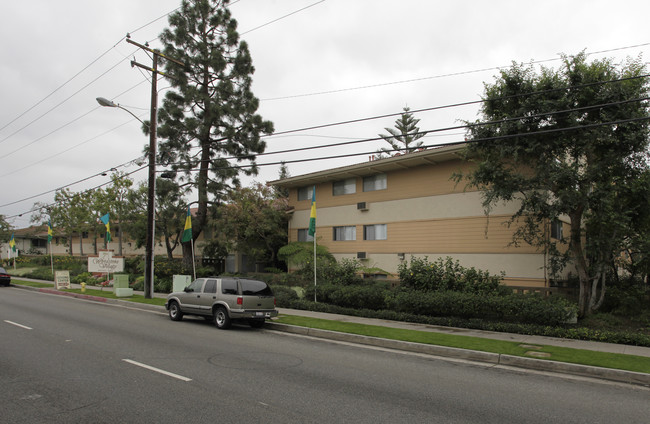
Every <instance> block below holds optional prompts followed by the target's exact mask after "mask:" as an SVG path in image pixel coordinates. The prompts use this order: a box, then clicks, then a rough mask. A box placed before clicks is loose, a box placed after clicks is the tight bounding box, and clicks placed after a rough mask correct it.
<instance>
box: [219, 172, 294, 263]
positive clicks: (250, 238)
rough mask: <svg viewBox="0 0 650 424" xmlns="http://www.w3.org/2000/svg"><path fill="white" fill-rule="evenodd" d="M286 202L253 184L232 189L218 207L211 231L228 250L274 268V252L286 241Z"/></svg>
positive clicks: (270, 190)
mask: <svg viewBox="0 0 650 424" xmlns="http://www.w3.org/2000/svg"><path fill="white" fill-rule="evenodd" d="M286 209H287V199H286V198H283V197H276V196H275V193H274V190H273V189H272V188H270V187H268V186H265V185H262V184H259V183H258V184H255V185H253V186H252V187H246V188H242V189H239V190H234V191H232V192H231V193H230V196H229V200H228V203H227V204H225V205H223V206H222V207H221V208H220V216H219V219H217V220H216V221H215V230H216V231H215V232H220V233H221V235H222V238H223V239H224V240H225V242H226V244H227V246H228V247H229V248H230V250H231V251H232V250H236V251H238V252H241V253H245V254H247V255H249V256H251V257H253V258H254V259H255V260H256V261H257V262H267V263H270V264H272V265H273V266H276V265H277V251H278V249H280V247H282V246H284V245H285V244H286V242H287V214H286Z"/></svg>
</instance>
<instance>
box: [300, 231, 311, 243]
mask: <svg viewBox="0 0 650 424" xmlns="http://www.w3.org/2000/svg"><path fill="white" fill-rule="evenodd" d="M301 234H304V237H301V236H300V235H301ZM301 238H303V239H304V240H301ZM298 241H299V242H301V243H305V242H310V241H314V236H310V235H309V228H298Z"/></svg>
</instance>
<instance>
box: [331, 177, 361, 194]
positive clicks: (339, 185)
mask: <svg viewBox="0 0 650 424" xmlns="http://www.w3.org/2000/svg"><path fill="white" fill-rule="evenodd" d="M337 189H338V190H339V191H340V190H341V189H343V192H342V193H337ZM348 190H351V191H348ZM356 192H357V179H356V178H355V177H351V178H345V179H343V180H337V181H332V196H345V195H346V194H355V193H356Z"/></svg>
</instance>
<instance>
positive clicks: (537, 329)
mask: <svg viewBox="0 0 650 424" xmlns="http://www.w3.org/2000/svg"><path fill="white" fill-rule="evenodd" d="M278 306H280V305H278ZM281 307H284V308H292V309H302V310H306V311H316V312H327V313H332V314H341V315H350V316H360V317H366V318H377V319H384V320H391V321H402V322H412V323H418V324H428V325H439V326H445V327H455V328H471V329H476V330H485V331H498V332H504V333H514V334H529V335H536V336H547V337H560V338H565V339H575V340H591V341H599V342H606V343H618V344H627V345H633V346H645V347H650V336H648V335H645V334H641V333H632V332H618V331H603V330H595V329H591V328H584V327H573V326H566V325H565V326H562V325H560V326H550V325H536V324H521V323H513V322H494V321H488V320H484V319H478V318H471V319H467V318H458V317H434V316H426V315H416V314H412V313H407V312H396V311H389V310H381V311H376V310H370V309H356V308H343V307H340V306H336V305H329V304H326V303H321V302H318V303H315V302H313V301H310V300H306V299H297V300H293V301H291V302H289V303H287V304H283V305H281Z"/></svg>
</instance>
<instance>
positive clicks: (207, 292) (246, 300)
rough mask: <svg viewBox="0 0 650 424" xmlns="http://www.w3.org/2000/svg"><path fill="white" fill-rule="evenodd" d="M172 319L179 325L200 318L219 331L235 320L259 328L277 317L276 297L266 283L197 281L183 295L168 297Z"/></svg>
mask: <svg viewBox="0 0 650 424" xmlns="http://www.w3.org/2000/svg"><path fill="white" fill-rule="evenodd" d="M165 308H167V310H168V311H169V318H171V319H172V320H173V321H180V320H182V319H183V315H199V316H203V317H204V318H206V319H211V320H214V324H215V325H216V326H217V328H220V329H226V328H228V327H230V324H231V322H232V321H233V320H246V321H248V323H249V324H250V326H251V327H255V328H259V327H262V326H263V325H264V320H265V319H267V318H271V317H275V316H277V315H278V311H277V310H276V309H275V297H274V296H273V292H272V291H271V288H270V287H269V286H268V285H267V284H266V283H265V282H263V281H257V280H248V279H243V278H233V277H208V278H198V279H196V280H194V281H193V282H192V284H190V285H189V286H187V287H186V288H185V290H184V291H182V292H175V293H170V294H169V295H167V303H165Z"/></svg>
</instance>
